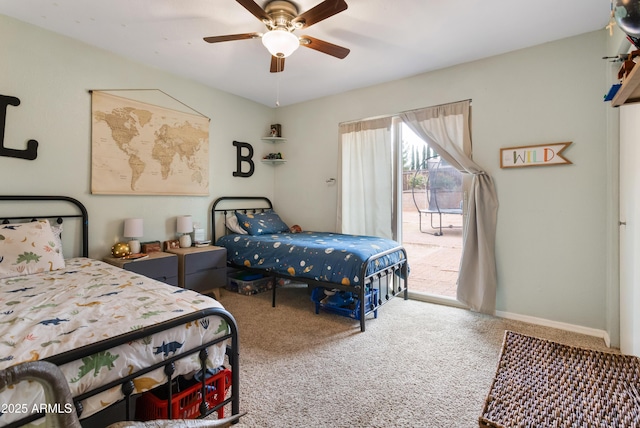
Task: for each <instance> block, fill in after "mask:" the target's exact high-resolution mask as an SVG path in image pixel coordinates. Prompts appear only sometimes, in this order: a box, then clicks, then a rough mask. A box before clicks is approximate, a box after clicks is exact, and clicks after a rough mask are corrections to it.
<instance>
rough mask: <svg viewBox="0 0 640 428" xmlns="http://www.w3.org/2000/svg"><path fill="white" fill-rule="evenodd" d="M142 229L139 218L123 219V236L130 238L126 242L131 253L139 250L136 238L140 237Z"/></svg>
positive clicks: (138, 242)
mask: <svg viewBox="0 0 640 428" xmlns="http://www.w3.org/2000/svg"><path fill="white" fill-rule="evenodd" d="M142 230H143V229H142V219H141V218H128V219H126V220H125V221H124V237H125V238H130V239H131V240H130V241H129V242H128V244H129V249H130V250H131V252H132V253H133V254H136V253H139V252H140V241H138V240H137V239H136V238H142V235H143V233H142Z"/></svg>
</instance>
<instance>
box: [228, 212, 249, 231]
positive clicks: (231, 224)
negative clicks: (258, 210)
mask: <svg viewBox="0 0 640 428" xmlns="http://www.w3.org/2000/svg"><path fill="white" fill-rule="evenodd" d="M226 222H227V228H228V229H229V230H230V231H232V232H233V233H239V234H241V235H246V234H247V233H248V232H247V231H246V230H244V229H243V228H242V226H240V223H239V222H238V217H236V216H235V215H231V216H229V217H227V220H226Z"/></svg>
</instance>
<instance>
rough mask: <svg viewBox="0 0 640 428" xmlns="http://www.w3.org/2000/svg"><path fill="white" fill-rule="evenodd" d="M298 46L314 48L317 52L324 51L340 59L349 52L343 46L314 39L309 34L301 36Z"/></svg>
mask: <svg viewBox="0 0 640 428" xmlns="http://www.w3.org/2000/svg"><path fill="white" fill-rule="evenodd" d="M300 46H304V47H306V48H311V49H315V50H317V51H319V52H322V53H326V54H327V55H331V56H335V57H336V58H340V59H344V58H345V57H346V56H347V55H349V52H351V51H350V50H349V49H347V48H343V47H342V46H338V45H334V44H333V43H329V42H325V41H324V40H320V39H315V38H313V37H310V36H301V37H300Z"/></svg>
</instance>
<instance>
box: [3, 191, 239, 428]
mask: <svg viewBox="0 0 640 428" xmlns="http://www.w3.org/2000/svg"><path fill="white" fill-rule="evenodd" d="M0 201H13V202H19V201H29V202H33V201H63V202H68V203H70V204H72V205H73V206H74V207H75V210H76V211H77V213H74V214H45V215H42V214H38V215H37V216H32V215H30V214H29V215H11V216H3V215H1V214H0V219H2V223H3V224H6V223H9V222H10V221H11V220H22V221H24V220H27V221H28V220H36V219H38V218H40V219H42V218H47V219H53V220H55V221H56V222H57V223H59V224H61V223H62V222H63V219H65V218H77V219H80V220H81V222H82V238H81V242H82V249H81V253H82V256H83V257H88V247H89V244H88V243H89V239H88V230H89V229H88V226H89V220H88V213H87V210H86V208H85V206H84V205H83V204H82V203H81V202H80V201H78V200H77V199H74V198H70V197H67V196H22V195H0ZM210 316H218V317H220V318H222V319H224V320H225V321H226V322H227V325H228V326H229V332H228V333H227V334H226V335H224V336H222V337H218V338H216V339H214V340H211V341H209V342H206V343H203V344H201V345H199V346H197V347H194V348H192V349H190V350H188V351H186V352H183V353H181V354H178V355H174V356H173V357H168V358H166V359H165V360H164V361H163V362H160V363H156V364H154V365H152V366H150V367H145V368H142V369H140V370H138V371H136V372H134V373H131V374H129V375H128V376H125V377H123V378H121V379H118V380H115V381H112V382H110V383H108V384H105V385H102V386H100V387H98V388H96V389H93V390H91V391H87V392H85V393H82V394H80V395H77V396H76V397H74V403H75V406H76V413H77V414H78V417H80V416H81V414H82V411H83V409H82V403H81V401H82V400H85V399H87V398H89V397H92V396H94V395H96V394H99V393H100V392H103V391H106V390H108V389H110V388H113V387H115V386H118V385H120V386H121V388H122V392H123V393H124V395H125V398H124V406H125V415H124V417H125V420H133V417H134V414H133V409H134V408H135V407H134V406H132V403H133V401H132V400H133V399H134V398H136V396H134V395H132V393H133V391H134V384H133V379H135V378H137V377H139V376H141V375H144V374H145V373H149V372H151V371H153V370H156V369H158V368H162V367H164V373H165V374H166V375H167V378H168V381H167V383H166V384H165V385H166V390H167V404H168V406H167V412H168V415H167V417H168V419H172V418H173V417H174V416H175V415H172V406H171V401H172V396H173V389H172V383H173V382H172V381H173V380H174V378H173V377H172V376H173V374H174V371H175V364H174V363H175V361H177V360H180V359H182V358H185V357H188V356H190V355H192V354H195V353H198V356H199V359H200V372H201V376H200V379H201V381H200V388H201V389H200V394H201V397H205V394H206V389H207V384H206V383H205V381H206V375H205V374H206V371H207V366H206V360H207V354H208V353H207V348H209V347H210V346H213V345H215V344H217V343H221V342H224V341H226V340H230V342H231V344H230V345H227V347H226V351H225V352H226V356H227V358H228V361H229V365H230V366H231V367H230V368H231V394H230V395H229V397H225V399H224V400H223V401H222V402H221V403H220V404H218V405H216V406H215V407H211V408H209V407H208V404H207V402H206V400H204V399H202V402H201V404H200V408H199V410H200V417H204V416H207V415H210V414H212V413H213V412H215V411H217V410H218V409H220V408H221V407H223V406H225V405H228V404H231V413H232V414H233V415H235V414H238V413H240V399H239V397H240V369H239V363H240V360H239V341H238V325H237V323H236V320H235V318H234V317H233V316H232V315H231V314H230V313H229V312H228V311H226V310H224V309H221V308H207V309H202V310H199V311H196V312H193V313H190V314H187V315H183V316H181V317H179V318H174V319H172V320H168V321H164V322H161V323H158V324H154V325H152V326H148V327H144V328H141V329H138V330H135V331H132V332H130V333H126V334H122V335H119V336H115V337H112V338H109V339H106V340H102V341H100V342H96V343H93V344H89V345H86V346H83V347H80V348H77V349H73V350H71V351H67V352H63V353H60V354H56V355H52V356H50V357H47V358H44V359H43V360H45V361H49V362H51V363H53V364H56V365H58V366H61V365H63V364H66V363H69V362H71V361H75V360H79V359H82V357H86V356H89V355H93V354H95V353H98V352H103V351H106V350H109V349H111V348H113V347H115V346H118V345H121V344H125V343H129V342H132V341H135V340H139V339H142V338H145V337H147V336H149V335H152V334H155V333H158V332H161V331H163V330H168V329H170V328H173V327H177V326H180V325H184V324H187V323H189V322H192V321H195V320H198V319H203V318H206V317H210ZM223 393H224V392H223ZM115 404H116V403H114V405H115ZM109 409H110V407H107V408H106V409H105V410H103V411H101V412H104V411H106V410H109ZM101 412H99V413H97V414H96V415H99V414H100V413H101ZM43 416H44V414H43V413H38V414H32V415H29V416H26V417H24V418H22V419H20V420H18V421H15V422H12V423H10V424H8V425H6V427H7V428H14V427H20V426H22V425H24V424H27V423H29V422H32V421H34V420H36V419H39V418H41V417H43ZM93 416H95V415H93ZM93 416H92V418H93ZM81 422H82V421H81Z"/></svg>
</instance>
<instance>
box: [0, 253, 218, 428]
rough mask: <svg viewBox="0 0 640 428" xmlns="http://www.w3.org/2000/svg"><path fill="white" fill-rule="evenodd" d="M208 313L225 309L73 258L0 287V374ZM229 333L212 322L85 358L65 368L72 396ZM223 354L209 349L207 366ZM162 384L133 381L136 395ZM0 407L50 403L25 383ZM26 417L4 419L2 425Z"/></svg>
mask: <svg viewBox="0 0 640 428" xmlns="http://www.w3.org/2000/svg"><path fill="white" fill-rule="evenodd" d="M209 307H220V308H221V307H222V305H220V303H218V302H217V301H216V300H214V299H212V298H209V297H207V296H203V295H201V294H198V293H196V292H193V291H190V290H184V289H181V288H177V287H172V286H169V285H167V284H163V283H160V282H158V281H154V280H152V279H149V278H146V277H144V276H141V275H138V274H135V273H133V272H130V271H126V270H123V269H120V268H116V267H114V266H111V265H108V264H106V263H104V262H101V261H97V260H93V259H87V258H74V259H68V260H66V267H65V268H64V269H62V270H58V271H53V272H45V273H39V274H33V275H26V276H18V277H13V278H5V279H2V280H0V369H3V368H6V367H9V366H12V365H14V364H18V363H20V362H24V361H31V360H36V359H42V358H46V357H48V356H51V355H55V354H58V353H61V352H65V351H69V350H72V349H76V348H78V347H80V346H83V345H87V344H89V343H93V342H97V341H100V340H103V339H107V338H110V337H114V336H117V335H120V334H123V333H127V332H130V331H132V330H135V329H139V328H142V327H145V326H149V325H153V324H156V323H158V322H161V321H165V320H168V319H171V318H175V317H178V316H181V315H186V314H188V313H191V312H195V311H197V310H201V309H205V308H209ZM226 332H227V324H226V322H225V321H224V320H222V319H221V318H218V317H209V318H207V319H205V320H202V321H200V322H198V323H195V322H194V323H190V324H187V325H185V326H182V327H176V328H173V329H171V330H167V331H164V332H161V333H158V334H156V335H152V336H149V337H147V338H145V339H143V340H140V341H137V342H130V343H128V344H126V345H121V346H118V347H115V348H112V349H111V350H109V351H106V352H102V353H98V354H96V355H92V356H89V357H86V358H83V359H82V360H81V361H75V362H72V363H69V364H66V365H64V366H62V367H61V369H62V371H63V373H64V375H65V377H66V378H67V380H68V382H69V385H70V387H71V392H72V394H73V395H74V396H75V395H77V394H78V393H81V392H84V391H87V390H90V389H94V388H95V387H96V386H99V385H102V384H104V383H106V382H109V381H112V380H115V379H119V378H121V377H122V376H125V375H128V374H130V373H132V372H133V371H134V370H137V369H140V368H143V367H148V366H150V365H152V364H153V363H156V362H161V361H163V359H164V358H165V357H167V356H173V355H174V354H179V353H180V352H181V350H187V349H191V348H193V347H194V346H197V345H200V344H201V343H202V342H203V341H205V340H212V339H214V338H216V337H220V336H222V335H224V334H225V333H226ZM224 355H225V348H224V346H223V345H222V344H220V345H219V346H214V347H212V349H209V360H210V361H209V364H210V366H211V367H218V366H220V365H222V364H223V362H224ZM197 356H198V353H196V354H195V355H193V356H191V357H188V358H185V359H182V360H179V361H178V362H177V363H176V375H178V374H187V373H190V372H192V371H194V370H197V369H198V368H199V362H198V359H197ZM165 382H166V376H165V375H164V373H163V372H162V369H158V370H156V371H154V372H151V373H148V374H146V375H144V377H141V378H138V379H136V380H134V384H135V387H136V391H135V392H136V393H137V392H143V391H146V390H148V389H151V388H153V387H155V386H157V385H160V384H162V383H165ZM25 386H26V387H25ZM122 397H123V395H122V392H121V391H120V388H119V387H115V388H112V389H111V390H107V391H105V392H103V393H102V394H99V395H98V396H96V397H94V398H93V399H91V400H86V401H87V402H84V403H83V406H84V412H83V414H82V416H83V417H87V416H90V415H91V414H93V413H95V412H97V411H99V410H102V408H104V407H106V406H108V405H110V404H112V403H114V402H115V401H117V400H119V399H121V398H122ZM0 403H5V404H13V405H15V406H12V407H11V408H12V409H25V408H27V409H29V410H30V409H31V408H32V406H33V404H37V405H39V404H41V403H45V399H44V394H43V393H42V390H41V388H40V387H39V386H36V384H33V385H32V384H28V385H22V384H21V385H20V387H16V388H14V389H5V390H4V391H3V392H2V393H0ZM25 405H26V406H25ZM17 406H19V407H17ZM29 413H30V411H29ZM23 416H25V415H24V414H11V413H4V414H1V415H0V426H3V425H6V424H7V423H8V422H10V421H11V420H15V419H18V418H20V417H23Z"/></svg>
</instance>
